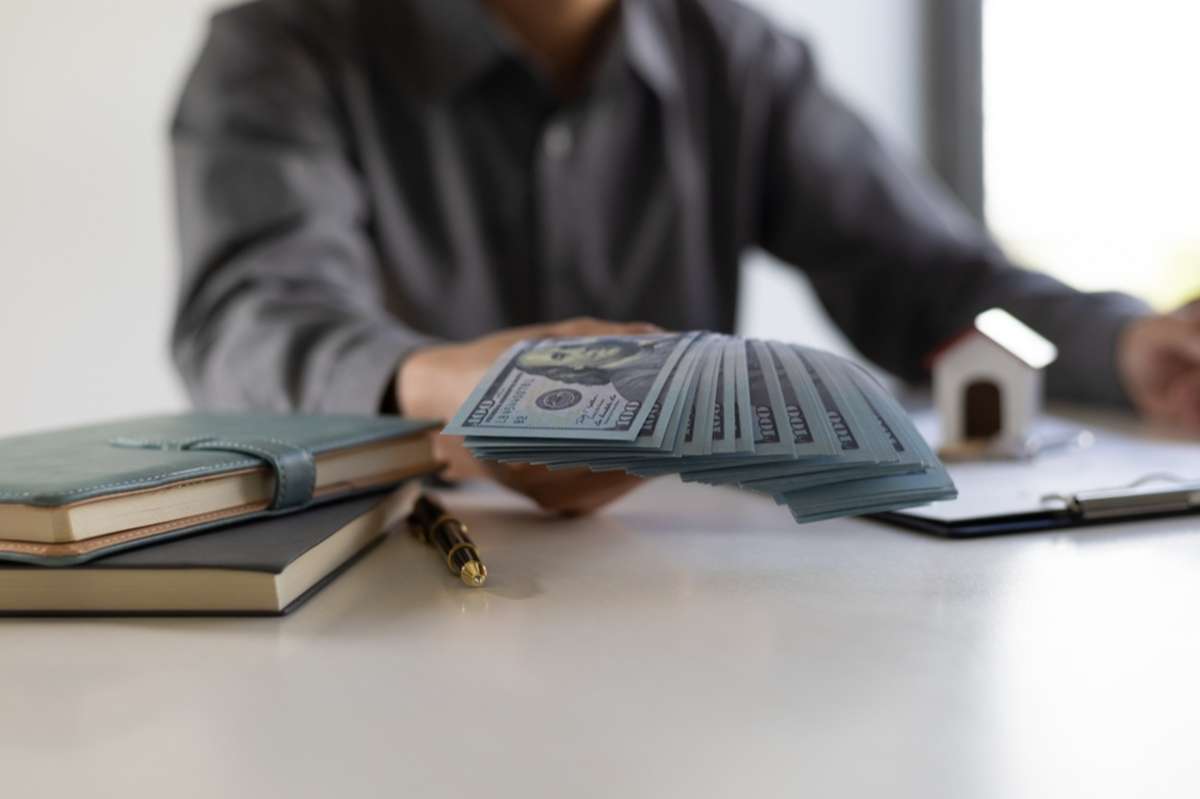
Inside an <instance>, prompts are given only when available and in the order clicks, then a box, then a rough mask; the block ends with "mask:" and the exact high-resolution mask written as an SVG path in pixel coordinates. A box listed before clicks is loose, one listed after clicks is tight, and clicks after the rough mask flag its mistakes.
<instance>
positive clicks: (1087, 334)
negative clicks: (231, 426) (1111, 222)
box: [172, 0, 1145, 412]
mask: <svg viewBox="0 0 1200 799" xmlns="http://www.w3.org/2000/svg"><path fill="white" fill-rule="evenodd" d="M172 134H173V144H174V158H175V176H176V190H177V193H178V203H179V230H180V239H181V245H182V259H183V269H184V279H183V286H182V292H181V299H180V304H179V310H178V316H177V320H176V326H175V330H174V342H173V343H174V354H175V358H176V362H177V363H178V365H179V369H180V371H181V372H182V374H183V376H184V378H185V380H186V382H187V385H188V387H189V389H190V390H191V392H192V395H193V397H194V399H195V400H196V401H197V402H198V403H199V404H201V405H204V406H209V407H217V408H246V407H265V408H274V409H281V410H282V409H298V410H307V411H327V412H332V411H348V412H371V411H374V410H376V409H377V408H378V407H379V405H380V401H381V397H382V396H383V395H384V392H385V388H386V386H388V384H389V383H390V380H391V378H392V376H393V374H394V372H395V369H396V367H397V364H398V363H399V362H400V361H401V360H402V359H403V357H404V356H405V355H406V354H407V353H408V352H410V351H412V349H413V348H415V347H419V346H422V345H426V344H428V343H429V342H431V341H437V340H445V339H450V340H454V339H467V338H471V337H474V336H478V335H480V334H483V333H486V332H488V331H492V330H495V329H497V328H501V327H506V326H511V325H516V324H523V323H530V322H536V321H543V320H554V319H560V318H563V317H569V316H574V315H580V314H586V315H591V316H597V317H602V318H607V319H613V320H646V321H651V322H656V323H658V324H659V325H662V326H663V327H666V328H671V329H693V328H705V329H713V330H726V331H727V330H730V329H731V328H732V327H733V325H734V322H735V319H734V309H735V307H736V298H737V292H738V275H739V269H738V263H739V259H740V257H741V255H742V254H743V251H745V250H746V249H747V248H749V247H752V246H761V247H763V248H765V249H766V250H768V251H770V252H772V253H774V254H775V255H777V256H779V257H780V258H782V259H784V260H785V261H788V262H790V263H792V264H794V265H795V266H797V267H798V268H800V269H803V270H805V272H807V273H808V275H809V277H810V278H811V279H812V282H813V284H814V285H815V287H816V290H817V292H818V294H819V296H820V298H821V300H822V302H823V303H824V305H825V307H826V308H828V309H829V311H830V313H831V315H832V316H833V319H834V320H835V321H836V322H837V323H838V324H839V325H840V326H841V327H842V328H843V329H844V330H845V331H846V332H847V333H848V334H849V336H850V338H851V339H852V340H853V341H854V343H855V344H856V345H857V346H858V347H859V348H860V349H861V350H862V352H863V353H864V354H865V355H867V356H868V357H870V358H871V359H873V360H875V361H876V362H878V363H879V364H881V365H882V366H884V367H885V368H887V369H890V370H892V371H893V372H895V373H897V374H899V375H901V376H903V377H905V378H909V379H920V378H921V377H922V376H923V374H924V372H923V367H922V360H923V358H924V356H925V355H926V354H927V353H929V352H930V351H931V350H933V349H934V348H935V347H936V346H937V345H938V344H939V343H940V342H942V341H943V340H945V339H947V338H949V337H951V336H952V335H954V334H955V333H956V332H958V331H960V330H961V329H962V328H963V327H964V326H966V325H967V324H968V323H969V322H970V320H971V318H972V317H973V315H974V314H976V313H977V312H978V311H980V310H981V309H984V308H986V307H989V306H993V305H999V306H1003V307H1005V308H1007V309H1008V310H1010V311H1011V312H1012V313H1014V314H1015V315H1016V316H1018V317H1020V318H1022V319H1024V320H1025V321H1026V322H1027V323H1029V324H1030V325H1032V326H1033V327H1035V328H1037V329H1038V330H1040V331H1041V332H1043V333H1044V334H1045V335H1047V336H1048V337H1049V338H1051V339H1052V340H1054V341H1055V342H1056V343H1057V344H1058V345H1059V348H1060V351H1061V357H1060V360H1059V363H1058V364H1057V365H1056V366H1054V367H1053V368H1052V369H1051V372H1050V375H1049V380H1048V382H1049V386H1050V390H1051V392H1052V393H1055V394H1057V395H1060V396H1071V397H1076V398H1087V399H1095V400H1101V401H1120V400H1122V398H1123V393H1122V390H1121V387H1120V385H1119V383H1118V379H1117V376H1116V373H1115V370H1114V366H1113V350H1114V343H1115V340H1116V337H1117V334H1118V331H1119V329H1120V327H1121V326H1122V325H1123V324H1124V323H1125V322H1126V321H1127V320H1128V319H1129V318H1130V317H1131V316H1133V315H1136V314H1141V313H1144V312H1145V307H1144V306H1143V305H1142V304H1140V303H1138V302H1137V301H1135V300H1133V299H1131V298H1129V297H1126V296H1123V295H1115V294H1104V295H1095V294H1093V295H1088V294H1082V293H1079V292H1076V291H1074V290H1072V289H1069V288H1067V287H1066V286H1064V285H1062V284H1060V283H1058V282H1057V281H1055V280H1052V279H1050V278H1048V277H1045V276H1043V275H1039V274H1035V273H1031V272H1027V271H1023V270H1020V269H1017V268H1015V267H1013V266H1012V265H1011V264H1010V263H1009V262H1008V261H1007V260H1006V259H1005V257H1004V256H1003V255H1002V254H1001V252H1000V251H999V250H998V249H997V248H996V247H995V246H994V244H993V243H992V242H991V241H990V240H989V238H988V237H987V235H986V234H985V232H984V231H983V230H982V229H981V228H980V227H979V226H978V225H977V224H976V223H974V222H973V221H972V220H971V219H969V218H968V217H967V216H966V215H965V214H964V213H963V212H962V211H961V210H960V209H959V207H958V206H957V205H956V204H955V203H954V202H952V201H951V200H950V199H949V198H948V197H947V195H946V193H945V192H944V191H943V190H942V189H941V188H939V186H938V185H937V184H936V183H935V182H934V181H933V180H931V179H930V178H929V177H928V176H927V175H925V174H923V173H921V172H919V171H917V170H914V169H911V168H908V167H905V166H903V165H900V164H898V163H897V162H896V161H895V160H894V159H893V158H892V157H891V156H890V155H889V154H888V153H887V152H886V151H885V149H884V148H883V147H881V146H880V144H879V142H878V140H877V139H876V138H875V136H873V135H872V133H871V131H870V130H869V129H868V128H867V127H866V126H865V125H864V124H863V122H862V121H861V120H860V119H859V117H858V116H857V115H855V114H854V113H853V112H852V111H851V110H850V109H848V108H847V107H846V106H845V105H844V104H843V103H842V102H841V101H840V100H839V99H838V98H836V97H835V96H834V95H832V94H831V93H830V92H829V91H828V90H827V89H826V88H825V87H824V86H823V85H822V82H821V79H820V75H819V72H818V70H817V68H816V65H815V64H814V61H813V57H812V54H811V51H810V50H809V48H808V47H807V46H806V45H805V44H804V43H803V42H802V41H800V40H798V39H796V38H794V37H793V36H791V35H789V34H786V33H784V32H782V31H780V30H777V29H776V28H774V27H772V26H771V24H770V23H768V22H767V21H765V20H764V19H763V18H762V17H761V16H759V15H758V14H756V13H754V12H752V11H750V10H747V9H746V8H743V7H741V6H739V5H736V4H734V3H732V2H727V0H623V2H622V4H621V8H620V13H619V19H618V20H617V21H616V23H615V24H614V28H613V30H612V34H611V36H610V38H609V40H608V41H607V43H606V44H605V46H604V48H603V51H602V52H601V53H600V54H599V55H598V57H597V63H596V66H595V68H594V71H593V73H592V75H591V76H590V79H589V81H588V82H587V84H586V86H585V87H584V89H583V90H582V91H581V92H579V93H578V94H577V95H575V96H573V97H572V98H570V99H567V100H563V99H560V98H559V97H558V96H556V94H555V92H554V91H553V89H552V87H551V86H550V84H549V83H548V81H547V78H546V76H545V75H544V74H542V73H541V72H539V70H538V69H537V68H536V67H535V66H534V65H533V64H531V62H530V61H529V60H528V59H527V58H525V57H523V56H522V54H521V52H520V51H519V50H518V48H517V47H515V46H514V44H513V42H512V41H511V40H510V38H509V37H507V36H506V35H505V34H504V32H503V31H502V30H501V29H500V28H499V27H498V26H497V24H496V23H495V22H494V21H493V20H492V19H491V18H490V17H489V15H488V13H487V12H486V10H485V9H484V8H483V7H482V5H481V4H480V3H479V2H477V0H378V1H377V2H375V1H372V0H310V1H308V2H305V1H304V0H263V1H262V2H255V3H250V4H248V5H244V6H240V7H238V8H235V9H233V10H230V11H226V12H223V13H221V14H218V15H217V16H216V17H215V18H214V20H213V22H212V27H211V30H210V33H209V37H208V41H207V44H206V45H205V47H204V50H203V52H202V53H201V55H200V57H199V60H198V63H197V64H196V66H195V68H194V70H193V72H192V74H191V77H190V79H189V80H188V82H187V85H186V88H185V89H184V92H183V96H182V99H181V101H180V104H179V109H178V113H177V116H176V119H175V122H174V126H173V130H172Z"/></svg>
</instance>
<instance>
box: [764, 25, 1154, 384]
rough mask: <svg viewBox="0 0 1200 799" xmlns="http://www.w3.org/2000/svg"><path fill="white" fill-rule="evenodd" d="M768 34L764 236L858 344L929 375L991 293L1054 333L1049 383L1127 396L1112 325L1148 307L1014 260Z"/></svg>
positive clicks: (788, 42)
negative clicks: (938, 354)
mask: <svg viewBox="0 0 1200 799" xmlns="http://www.w3.org/2000/svg"><path fill="white" fill-rule="evenodd" d="M769 38H770V43H769V46H766V47H763V48H761V49H760V50H759V52H760V53H762V54H763V55H762V56H760V58H761V59H762V60H761V61H760V64H761V65H762V69H763V70H764V71H765V80H764V81H763V85H765V86H766V87H767V91H768V92H769V93H770V99H769V101H768V103H767V108H768V111H767V112H766V116H767V119H768V122H767V123H766V125H765V128H766V136H765V138H766V144H765V162H766V163H765V165H764V166H763V174H764V178H763V184H764V199H763V206H762V209H763V210H762V213H761V218H760V223H761V227H760V243H761V245H762V246H763V247H764V248H765V249H767V250H768V251H770V252H771V253H773V254H775V255H776V256H778V257H780V258H782V259H784V260H785V261H788V262H790V263H792V264H795V265H796V266H799V267H801V268H803V269H804V270H805V271H806V272H807V274H808V275H809V276H810V277H811V279H812V283H813V285H814V287H815V289H816V291H817V294H818V296H819V297H820V299H821V301H822V303H823V305H824V306H825V308H826V309H827V310H828V311H829V313H830V315H831V316H832V317H833V319H834V321H835V322H836V323H837V324H838V325H839V326H840V327H841V328H842V329H843V330H844V331H846V333H847V335H848V336H849V337H850V339H851V340H852V341H853V342H854V343H855V345H856V346H857V347H858V348H859V349H860V350H861V351H862V352H863V354H864V355H866V356H867V357H869V358H871V359H872V360H874V361H876V362H877V363H879V364H880V365H882V366H883V367H885V368H887V369H889V370H891V371H893V372H894V373H896V374H898V375H900V376H901V377H903V378H906V379H909V380H921V379H924V378H925V377H926V376H927V371H926V369H925V367H924V365H923V362H924V361H925V359H926V356H927V355H928V354H929V353H930V352H932V351H933V350H934V349H935V348H936V347H937V346H938V345H939V344H941V343H942V342H944V341H946V340H947V339H949V338H950V337H952V336H954V335H955V334H956V333H958V332H960V331H962V330H963V329H965V328H967V327H968V326H969V325H970V324H971V322H972V320H973V318H974V316H975V315H976V314H977V313H979V312H980V311H982V310H984V309H987V308H989V307H994V306H997V307H1001V308H1004V309H1006V310H1007V311H1009V312H1010V313H1012V314H1013V315H1014V316H1016V317H1017V318H1019V319H1021V320H1022V321H1024V322H1025V323H1026V324H1028V325H1029V326H1030V327H1032V328H1034V329H1035V330H1037V331H1039V332H1040V333H1042V334H1043V335H1044V336H1046V337H1047V338H1048V339H1050V340H1051V341H1053V342H1054V343H1055V344H1056V345H1057V346H1058V349H1059V358H1058V360H1057V362H1056V363H1055V364H1054V365H1052V366H1051V367H1050V368H1049V370H1048V372H1047V388H1048V392H1049V393H1050V395H1051V396H1055V397H1057V398H1061V399H1071V400H1083V401H1092V402H1102V403H1118V404H1121V403H1127V402H1128V399H1127V397H1126V396H1125V392H1124V390H1123V388H1122V386H1121V383H1120V379H1119V376H1118V374H1117V369H1116V358H1115V348H1116V343H1117V338H1118V335H1119V334H1120V331H1121V329H1122V328H1123V327H1124V325H1125V324H1126V323H1127V322H1128V321H1130V320H1131V319H1132V318H1134V317H1137V316H1141V315H1144V314H1146V313H1148V308H1147V306H1146V305H1145V304H1144V303H1142V302H1140V301H1139V300H1136V299H1134V298H1133V297H1130V296H1128V295H1124V294H1118V293H1092V294H1089V293H1083V292H1080V291H1076V290H1074V289H1072V288H1070V287H1068V286H1066V285H1064V284H1063V283H1061V282H1059V281H1057V280H1055V279H1053V278H1051V277H1049V276H1047V275H1044V274H1040V273H1037V272H1033V271H1028V270H1025V269H1021V268H1018V267H1016V266H1014V265H1013V264H1012V263H1011V262H1010V261H1009V260H1008V259H1007V258H1006V257H1005V255H1004V254H1003V253H1002V252H1001V250H1000V249H999V248H998V247H997V246H996V244H995V243H994V242H993V241H992V240H991V239H990V237H989V236H988V234H987V232H986V231H985V230H984V229H983V227H982V226H981V225H980V224H978V223H977V222H976V221H974V220H973V219H972V218H971V217H970V216H969V215H968V214H967V213H966V212H965V211H964V209H963V208H962V207H961V206H960V205H959V204H958V203H957V202H956V201H954V200H953V199H952V198H951V197H950V195H949V194H948V192H947V191H946V190H945V189H944V188H943V187H942V186H941V185H940V184H939V183H938V181H937V180H936V179H935V178H933V177H932V176H931V175H929V174H927V173H925V172H924V171H922V169H921V168H919V167H914V166H908V165H904V164H901V163H899V162H898V161H897V160H896V159H895V158H893V156H892V155H891V154H890V153H889V152H888V151H887V149H886V148H885V147H884V146H882V145H881V143H880V141H879V140H878V139H877V137H876V136H875V135H874V134H873V133H872V132H871V130H870V129H869V128H868V127H867V125H866V124H864V122H863V121H862V119H860V118H859V116H857V115H856V114H855V113H854V112H853V111H852V110H850V109H849V108H848V107H847V106H846V105H845V104H844V103H843V102H842V101H840V100H839V99H838V98H837V97H835V96H834V95H833V94H832V93H831V92H829V91H827V90H826V88H825V87H824V86H822V85H821V81H820V79H819V76H818V73H817V70H816V68H815V65H814V62H813V59H812V56H811V53H810V51H809V50H808V48H807V47H806V46H805V45H804V44H803V43H802V42H800V41H798V40H796V39H793V38H791V37H788V36H786V35H784V34H781V33H778V32H775V33H772V34H771V35H770V37H769Z"/></svg>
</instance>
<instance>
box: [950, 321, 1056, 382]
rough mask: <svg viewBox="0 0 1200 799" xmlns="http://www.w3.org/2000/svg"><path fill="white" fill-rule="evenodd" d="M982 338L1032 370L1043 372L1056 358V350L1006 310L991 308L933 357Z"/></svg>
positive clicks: (1046, 340)
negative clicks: (968, 341) (966, 341)
mask: <svg viewBox="0 0 1200 799" xmlns="http://www.w3.org/2000/svg"><path fill="white" fill-rule="evenodd" d="M976 335H979V336H982V337H983V338H985V339H987V340H988V341H990V342H992V343H993V344H995V345H996V346H997V347H999V348H1000V349H1001V350H1003V351H1004V352H1006V353H1008V354H1009V355H1011V356H1012V357H1014V358H1016V359H1017V360H1018V361H1020V362H1021V363H1023V364H1025V365H1026V366H1028V367H1029V368H1031V369H1045V368H1046V367H1047V366H1049V365H1050V364H1052V363H1054V359H1055V358H1057V357H1058V348H1057V347H1055V346H1054V344H1052V343H1051V342H1050V341H1049V340H1048V339H1046V338H1045V337H1044V336H1042V335H1041V334H1039V333H1038V332H1037V331H1036V330H1034V329H1033V328H1031V327H1029V326H1028V325H1026V324H1025V323H1024V322H1022V321H1021V320H1020V319H1017V318H1016V317H1015V316H1013V315H1012V314H1010V313H1008V312H1007V311H1004V310H1001V309H1000V308H992V309H990V310H987V311H984V312H983V313H981V314H979V316H976V317H975V324H974V326H973V327H972V328H971V329H970V330H968V331H966V332H965V333H964V334H963V335H961V336H959V337H957V338H955V339H954V340H953V341H951V342H949V343H948V344H947V345H946V346H945V347H943V348H942V349H941V351H939V352H937V353H935V354H934V360H935V361H937V360H940V359H941V357H942V356H943V355H945V354H946V353H948V352H950V351H951V350H953V349H955V348H956V347H957V346H958V345H959V344H961V343H963V342H964V341H965V340H967V339H969V338H971V337H973V336H976Z"/></svg>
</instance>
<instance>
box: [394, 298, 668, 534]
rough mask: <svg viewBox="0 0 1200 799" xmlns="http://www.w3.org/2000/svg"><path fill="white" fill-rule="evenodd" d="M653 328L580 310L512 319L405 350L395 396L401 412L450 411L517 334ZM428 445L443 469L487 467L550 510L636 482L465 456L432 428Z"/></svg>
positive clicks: (437, 415)
mask: <svg viewBox="0 0 1200 799" xmlns="http://www.w3.org/2000/svg"><path fill="white" fill-rule="evenodd" d="M657 330H658V328H656V327H654V326H653V325H648V324H644V323H640V322H638V323H628V324H618V323H615V322H604V321H601V320H598V319H587V318H582V319H571V320H568V321H565V322H557V323H554V324H548V325H530V326H527V327H514V328H510V329H508V330H501V331H500V332H498V333H493V334H491V335H488V336H483V337H482V338H477V339H475V340H474V341H468V342H464V343H462V344H444V345H439V346H434V347H426V348H425V349H421V350H417V351H416V352H414V353H412V354H411V355H409V356H408V357H407V358H406V359H405V360H404V363H403V364H402V365H401V366H400V371H399V373H398V374H397V375H396V397H397V398H398V399H399V403H400V408H401V409H402V412H403V413H404V414H405V415H406V416H411V417H414V418H423V419H449V418H450V417H452V416H453V415H454V412H455V411H456V410H458V406H459V405H461V404H462V403H463V401H464V400H466V398H467V396H468V395H469V394H470V393H471V390H472V389H474V388H475V386H476V384H477V383H479V381H480V380H482V379H483V375H484V374H485V373H486V372H487V370H488V367H490V366H491V365H492V362H493V361H495V360H496V358H498V357H499V356H500V355H501V354H502V353H503V352H504V351H505V350H507V349H508V348H509V347H511V346H512V345H513V344H515V343H517V342H518V341H521V340H523V339H535V338H550V337H558V336H622V335H625V336H628V335H637V334H639V333H654V332H657ZM434 447H435V451H436V453H437V456H438V458H439V459H441V460H443V461H445V462H446V463H448V464H449V467H448V468H447V470H446V472H445V476H446V477H448V478H451V479H461V478H464V477H471V476H479V475H486V476H488V477H491V478H493V479H495V480H496V481H497V482H499V483H502V484H503V485H506V486H508V487H509V488H511V489H513V490H514V491H518V492H520V493H522V494H525V495H526V496H528V497H529V498H530V499H532V500H533V501H534V502H536V503H537V504H538V505H540V506H541V507H542V508H545V509H546V510H549V511H553V512H556V513H563V514H569V515H574V514H580V513H590V512H591V511H594V510H596V509H597V508H599V507H600V506H602V505H605V504H607V503H609V502H611V501H613V500H614V499H617V498H618V497H620V496H621V495H623V494H625V493H626V492H628V491H630V490H631V489H633V488H634V487H635V486H637V485H638V484H639V483H640V480H639V479H638V478H636V477H631V476H629V475H625V474H621V473H619V472H605V473H593V472H591V471H589V470H587V469H566V470H556V471H551V470H550V469H547V468H546V467H544V466H524V465H513V466H510V465H503V464H496V463H491V462H480V461H478V460H476V459H475V458H473V457H472V456H471V453H470V452H469V451H468V450H467V449H466V447H464V446H463V445H462V440H461V439H458V438H449V437H447V436H437V437H436V438H435V440H434Z"/></svg>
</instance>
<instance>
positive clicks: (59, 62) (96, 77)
mask: <svg viewBox="0 0 1200 799" xmlns="http://www.w3.org/2000/svg"><path fill="white" fill-rule="evenodd" d="M398 1H399V0H398ZM751 2H752V4H753V5H756V6H759V7H761V8H763V9H765V10H767V11H768V12H769V13H772V14H773V15H775V16H777V17H778V18H779V19H780V21H781V22H782V23H783V24H786V25H789V26H792V27H795V28H796V29H799V30H803V31H805V32H806V33H807V34H808V35H809V36H810V38H811V40H812V41H814V42H815V43H816V45H817V47H818V51H819V53H820V55H821V56H822V61H823V63H824V66H825V72H826V74H827V75H828V77H829V79H830V81H831V82H832V83H833V85H834V86H836V87H837V88H839V89H840V90H841V91H842V92H844V93H845V94H846V95H848V96H849V97H850V98H851V99H852V100H853V101H854V102H855V103H856V104H857V105H858V106H859V107H860V108H861V109H863V110H864V111H865V112H866V113H867V115H868V116H869V117H870V118H871V119H872V120H873V121H874V122H875V123H876V124H877V125H878V126H879V128H880V129H881V131H882V132H883V134H884V135H885V137H886V138H889V139H890V140H892V141H893V142H894V143H895V144H896V145H897V146H898V147H899V148H900V149H901V151H902V152H905V153H908V154H910V155H911V154H915V153H918V152H919V151H920V142H921V141H922V130H921V108H922V95H921V80H920V77H921V74H922V64H921V49H922V48H921V18H920V16H921V0H885V1H883V2H881V0H751ZM217 5H220V4H219V3H215V2H212V0H0V275H2V276H3V281H2V282H0V362H2V363H3V367H4V368H3V373H2V374H3V375H4V376H3V378H2V379H0V435H3V434H7V433H14V432H19V431H25V430H32V429H36V428H44V427H50V426H55V425H62V424H69V423H76V422H85V421H90V420H93V419H99V418H104V417H109V416H116V415H124V414H133V413H141V412H149V411H157V410H171V409H176V408H182V407H183V406H184V397H183V393H182V391H181V390H180V388H179V385H178V383H177V381H176V378H175V376H174V374H173V373H172V371H171V367H170V364H169V362H168V359H167V350H166V347H167V345H166V340H167V330H168V324H169V319H170V314H171V305H172V302H173V298H174V288H175V282H176V279H175V272H176V266H175V250H174V244H173V238H172V236H173V233H172V225H173V223H172V211H171V202H170V194H169V188H170V187H169V176H168V171H167V163H168V162H167V153H166V147H165V141H166V139H165V135H166V124H167V119H168V116H169V113H170V109H171V104H172V102H173V98H174V94H175V91H176V90H177V88H178V85H179V82H180V80H181V79H182V76H183V74H184V72H185V70H186V69H187V66H188V64H189V62H190V60H191V58H192V55H193V53H194V51H195V49H196V47H197V46H198V43H199V41H200V37H201V35H202V33H203V30H204V20H205V18H206V16H207V14H208V13H209V11H210V10H211V9H212V8H214V7H216V6H217ZM746 269H747V291H746V292H745V295H744V296H743V298H742V310H741V316H742V320H743V321H742V326H743V329H744V331H745V332H747V333H750V334H753V335H762V336H774V337H778V338H787V339H794V340H807V341H810V342H812V343H816V344H818V345H824V346H832V347H840V346H841V345H840V344H839V343H838V341H837V339H836V336H834V335H833V334H832V333H830V332H829V331H828V330H826V329H824V328H822V322H821V316H822V315H821V312H820V310H819V308H818V307H817V306H816V304H815V303H814V302H813V301H812V299H811V298H810V297H808V296H807V295H806V294H805V289H804V284H803V281H802V280H801V279H799V278H798V277H796V276H795V275H794V274H793V273H792V272H791V270H788V269H787V268H785V267H782V266H780V265H778V264H776V263H773V262H771V261H769V260H768V259H766V258H765V257H762V256H752V257H751V258H749V259H748V262H747V267H746Z"/></svg>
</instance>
